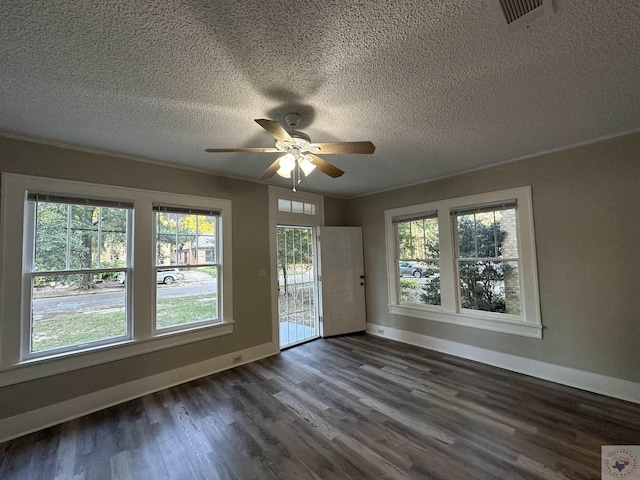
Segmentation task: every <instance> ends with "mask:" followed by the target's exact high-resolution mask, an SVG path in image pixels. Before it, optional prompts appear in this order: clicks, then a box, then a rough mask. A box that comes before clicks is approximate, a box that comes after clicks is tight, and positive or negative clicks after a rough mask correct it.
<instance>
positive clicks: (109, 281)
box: [25, 193, 133, 355]
mask: <svg viewBox="0 0 640 480" xmlns="http://www.w3.org/2000/svg"><path fill="white" fill-rule="evenodd" d="M132 207H133V205H124V204H122V203H118V202H104V201H99V200H89V199H78V198H64V197H50V196H44V195H38V194H34V193H31V194H29V196H28V202H27V211H28V212H29V216H28V238H31V239H32V242H33V248H32V249H29V251H31V252H33V255H32V256H30V257H28V258H26V276H25V278H26V281H27V282H28V291H30V292H31V294H30V295H29V297H28V299H27V301H28V311H29V312H30V315H29V328H28V331H29V332H30V335H29V336H28V337H26V338H25V341H26V342H28V345H26V347H27V348H25V352H28V355H37V354H40V353H42V352H46V353H47V354H50V353H52V352H54V351H64V350H68V349H70V348H74V347H77V346H78V345H91V344H96V345H97V344H99V343H102V342H104V341H113V339H115V338H127V336H128V333H129V322H128V319H127V308H126V307H127V302H126V293H125V290H124V289H122V288H118V287H119V285H118V281H117V278H118V276H121V275H126V272H127V266H128V264H127V260H128V252H129V240H130V239H129V231H130V228H129V225H130V222H131V208H132Z"/></svg>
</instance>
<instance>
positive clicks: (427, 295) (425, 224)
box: [393, 212, 441, 305]
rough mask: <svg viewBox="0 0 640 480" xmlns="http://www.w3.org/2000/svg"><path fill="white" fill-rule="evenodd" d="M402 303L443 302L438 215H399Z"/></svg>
mask: <svg viewBox="0 0 640 480" xmlns="http://www.w3.org/2000/svg"><path fill="white" fill-rule="evenodd" d="M393 223H394V225H395V230H396V242H397V248H398V275H399V282H400V302H401V303H408V304H412V303H415V304H427V305H440V303H441V299H440V262H439V258H440V243H439V235H438V215H437V213H435V212H434V213H430V214H425V215H420V216H417V217H414V216H412V217H410V218H403V217H400V218H395V219H394V220H393Z"/></svg>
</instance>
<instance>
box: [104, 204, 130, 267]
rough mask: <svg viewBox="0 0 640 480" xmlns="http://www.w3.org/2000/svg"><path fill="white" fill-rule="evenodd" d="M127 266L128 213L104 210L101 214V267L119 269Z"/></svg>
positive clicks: (119, 209) (116, 209) (120, 210)
mask: <svg viewBox="0 0 640 480" xmlns="http://www.w3.org/2000/svg"><path fill="white" fill-rule="evenodd" d="M126 264H127V211H126V210H124V209H122V208H102V209H101V214H100V266H101V267H102V268H118V267H124V266H126Z"/></svg>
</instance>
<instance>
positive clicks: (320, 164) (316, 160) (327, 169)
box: [305, 153, 344, 178]
mask: <svg viewBox="0 0 640 480" xmlns="http://www.w3.org/2000/svg"><path fill="white" fill-rule="evenodd" d="M305 155H308V156H309V157H311V158H312V159H313V164H314V165H315V166H316V168H317V169H318V170H320V171H321V172H322V173H326V174H327V175H329V176H330V177H333V178H338V177H341V176H342V175H344V172H343V171H342V170H340V169H339V168H338V167H334V166H333V165H331V164H330V163H329V162H327V161H325V160H323V159H321V158H320V157H318V156H317V155H313V154H312V153H307V154H305Z"/></svg>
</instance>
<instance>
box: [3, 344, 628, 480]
mask: <svg viewBox="0 0 640 480" xmlns="http://www.w3.org/2000/svg"><path fill="white" fill-rule="evenodd" d="M603 444H617V445H630V444H640V405H634V404H630V403H626V402H622V401H617V400H613V399H609V398H606V397H602V396H598V395H593V394H589V393H586V392H582V391H580V390H574V389H571V388H567V387H562V386H560V385H556V384H553V383H549V382H544V381H542V380H537V379H533V378H529V377H525V376H522V375H518V374H514V373H510V372H506V371H504V370H500V369H496V368H492V367H488V366H486V365H482V364H477V363H473V362H469V361H466V360H462V359H459V358H456V357H451V356H447V355H443V354H439V353H434V352H431V351H428V350H424V349H420V348H416V347H411V346H407V345H404V344H400V343H396V342H392V341H388V340H382V339H378V338H375V337H372V336H370V335H356V336H350V337H340V338H334V339H329V340H318V341H315V342H311V343H307V344H305V345H302V346H298V347H295V348H292V349H290V350H287V351H285V352H283V353H282V354H281V355H278V356H275V357H271V358H268V359H265V360H262V361H259V362H255V363H253V364H249V365H246V366H242V367H239V368H236V369H234V370H230V371H226V372H223V373H220V374H217V375H212V376H209V377H206V378H203V379H200V380H197V381H194V382H190V383H188V384H185V385H181V386H178V387H174V388H171V389H168V390H164V391H161V392H158V393H155V394H153V395H147V396H145V397H143V398H140V399H137V400H133V401H130V402H127V403H124V404H122V405H118V406H116V407H112V408H109V409H107V410H103V411H101V412H98V413H95V414H92V415H88V416H86V417H83V418H80V419H77V420H74V421H71V422H68V423H65V424H63V425H60V426H57V427H53V428H49V429H47V430H44V431H41V432H38V433H35V434H32V435H28V436H25V437H22V438H19V439H16V440H13V441H11V442H7V443H4V444H2V445H0V478H2V479H5V480H6V479H21V480H22V479H31V478H33V479H36V478H37V479H45V478H51V479H54V478H55V479H101V480H102V479H108V478H127V479H128V478H135V479H161V478H172V479H174V478H176V479H179V478H185V479H191V478H233V479H239V480H245V479H251V478H257V479H276V478H287V479H306V478H314V479H332V478H339V479H342V478H355V479H363V478H376V479H379V478H433V479H454V480H465V479H482V480H486V479H500V480H504V479H599V478H600V447H601V445H603Z"/></svg>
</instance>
